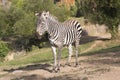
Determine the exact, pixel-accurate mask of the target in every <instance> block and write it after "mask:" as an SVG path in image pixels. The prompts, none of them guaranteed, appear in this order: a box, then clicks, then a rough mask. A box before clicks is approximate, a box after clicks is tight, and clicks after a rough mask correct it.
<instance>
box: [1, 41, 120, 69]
mask: <svg viewBox="0 0 120 80" xmlns="http://www.w3.org/2000/svg"><path fill="white" fill-rule="evenodd" d="M93 45H95V46H94V47H93V48H91V47H92V46H93ZM85 50H87V51H86V52H84V51H85ZM117 51H120V41H119V40H107V41H98V42H97V43H96V41H92V42H88V43H86V44H81V45H80V46H79V52H80V53H79V56H87V55H94V54H101V53H105V52H117ZM67 56H68V49H67V48H63V51H62V58H63V59H64V58H67ZM52 61H53V57H52V51H51V48H49V47H48V48H41V49H34V50H33V51H31V52H27V53H26V55H21V56H20V57H17V58H15V59H14V60H12V61H5V62H1V63H0V67H1V68H4V67H18V66H23V65H26V64H33V63H40V62H46V63H51V62H52Z"/></svg>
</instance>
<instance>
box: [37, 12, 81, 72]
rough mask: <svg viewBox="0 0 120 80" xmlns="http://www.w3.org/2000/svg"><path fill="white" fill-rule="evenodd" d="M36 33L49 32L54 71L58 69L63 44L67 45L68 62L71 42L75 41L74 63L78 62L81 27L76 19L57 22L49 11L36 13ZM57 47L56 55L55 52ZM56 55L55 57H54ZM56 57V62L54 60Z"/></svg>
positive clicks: (70, 54) (70, 53)
mask: <svg viewBox="0 0 120 80" xmlns="http://www.w3.org/2000/svg"><path fill="white" fill-rule="evenodd" d="M37 16H38V22H39V23H37V29H36V31H37V33H38V34H39V35H43V34H44V33H45V32H47V33H48V34H49V40H50V43H51V47H52V50H53V54H54V68H53V69H54V71H56V69H57V71H58V70H59V69H60V55H61V49H62V47H63V46H68V48H69V57H68V64H69V62H70V60H71V56H72V53H73V52H72V51H73V50H72V44H73V43H75V48H76V65H77V64H78V60H77V57H78V45H79V40H80V37H81V32H82V27H81V26H80V23H79V22H78V21H76V20H67V21H65V22H64V23H61V22H59V21H58V20H57V19H56V17H54V16H52V15H51V14H50V13H49V12H42V14H40V15H38V14H37ZM56 48H58V55H57V52H56ZM56 55H57V57H56ZM57 58H58V64H57V62H56V60H57Z"/></svg>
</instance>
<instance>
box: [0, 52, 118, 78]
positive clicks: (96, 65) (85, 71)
mask: <svg viewBox="0 0 120 80" xmlns="http://www.w3.org/2000/svg"><path fill="white" fill-rule="evenodd" d="M79 61H80V62H79V63H80V64H79V66H78V67H74V58H73V59H72V66H71V67H70V66H64V64H65V62H66V60H65V59H64V60H62V61H61V63H62V66H61V72H59V73H51V69H52V65H51V64H50V63H40V64H31V65H26V66H22V67H19V68H15V69H4V70H1V71H0V80H120V76H119V75H120V52H108V53H99V54H94V55H91V56H80V57H79Z"/></svg>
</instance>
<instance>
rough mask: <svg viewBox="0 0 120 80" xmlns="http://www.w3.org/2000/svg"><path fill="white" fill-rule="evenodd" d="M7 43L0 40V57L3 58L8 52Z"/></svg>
mask: <svg viewBox="0 0 120 80" xmlns="http://www.w3.org/2000/svg"><path fill="white" fill-rule="evenodd" d="M8 51H9V48H8V45H7V44H6V43H4V42H0V58H4V57H5V56H6V55H7V54H8Z"/></svg>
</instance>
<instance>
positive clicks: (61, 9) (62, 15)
mask: <svg viewBox="0 0 120 80" xmlns="http://www.w3.org/2000/svg"><path fill="white" fill-rule="evenodd" d="M51 13H52V14H54V15H55V16H57V18H58V19H59V20H60V21H65V20H66V19H67V18H68V17H69V16H70V11H69V10H68V9H67V8H66V7H65V6H64V5H62V6H56V7H55V8H54V11H53V12H51Z"/></svg>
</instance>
